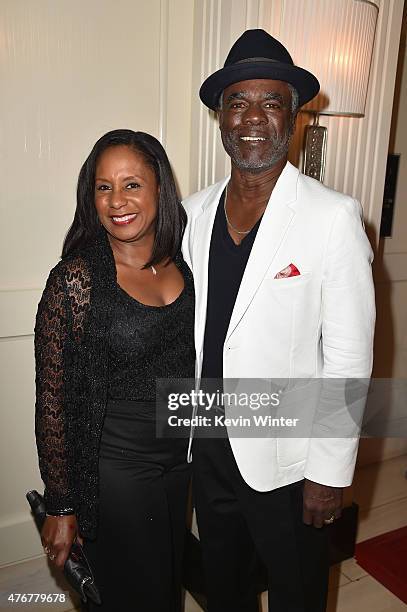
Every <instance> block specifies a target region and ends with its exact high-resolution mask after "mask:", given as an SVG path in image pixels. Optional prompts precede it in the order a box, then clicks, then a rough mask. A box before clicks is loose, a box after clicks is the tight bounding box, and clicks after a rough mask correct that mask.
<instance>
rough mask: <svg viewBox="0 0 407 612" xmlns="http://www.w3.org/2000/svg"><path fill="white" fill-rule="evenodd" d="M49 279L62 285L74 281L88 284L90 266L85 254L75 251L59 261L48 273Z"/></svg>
mask: <svg viewBox="0 0 407 612" xmlns="http://www.w3.org/2000/svg"><path fill="white" fill-rule="evenodd" d="M51 279H54V280H55V281H59V282H61V283H62V284H64V285H67V284H70V283H72V281H73V280H74V279H77V280H82V281H83V282H89V281H90V279H91V265H90V261H89V258H88V257H87V256H86V252H84V251H76V252H75V253H71V254H69V255H67V256H66V257H63V258H62V259H60V260H59V262H58V263H57V264H56V265H55V266H54V267H53V268H52V269H51V271H50V273H49V280H51Z"/></svg>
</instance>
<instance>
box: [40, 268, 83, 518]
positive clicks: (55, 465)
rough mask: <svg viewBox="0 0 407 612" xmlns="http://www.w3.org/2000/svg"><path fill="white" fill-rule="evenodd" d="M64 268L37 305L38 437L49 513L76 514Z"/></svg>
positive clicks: (58, 270) (51, 278)
mask: <svg viewBox="0 0 407 612" xmlns="http://www.w3.org/2000/svg"><path fill="white" fill-rule="evenodd" d="M64 284H65V283H64V278H63V267H62V266H57V267H56V268H54V269H53V270H52V271H51V273H50V275H49V277H48V280H47V284H46V287H45V289H44V292H43V294H42V297H41V301H40V303H39V305H38V311H37V317H36V323H35V339H34V346H35V366H36V405H35V408H36V410H35V434H36V440H37V450H38V458H39V466H40V472H41V477H42V480H43V481H44V484H45V505H46V509H47V512H48V513H53V512H55V513H57V512H67V513H69V512H70V513H73V512H74V493H73V491H72V488H71V483H70V470H71V465H70V461H69V455H70V453H71V452H72V449H70V448H69V446H68V443H67V431H66V425H67V424H66V415H65V411H64V397H63V391H64V390H63V384H64V363H63V357H64V349H65V346H66V342H67V338H68V313H67V299H66V293H65V290H64V289H65V287H64Z"/></svg>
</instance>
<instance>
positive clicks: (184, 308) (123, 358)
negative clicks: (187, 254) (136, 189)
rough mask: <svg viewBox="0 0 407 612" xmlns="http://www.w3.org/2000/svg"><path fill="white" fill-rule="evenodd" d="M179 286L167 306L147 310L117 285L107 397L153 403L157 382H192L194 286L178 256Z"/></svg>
mask: <svg viewBox="0 0 407 612" xmlns="http://www.w3.org/2000/svg"><path fill="white" fill-rule="evenodd" d="M175 264H176V265H177V266H178V268H179V270H180V271H181V273H182V275H183V277H184V288H183V290H182V292H181V293H180V295H179V296H178V297H177V299H176V300H175V301H174V302H172V303H171V304H168V305H167V306H148V305H146V304H142V303H140V302H139V301H137V300H136V299H135V298H133V297H132V296H131V295H129V294H128V293H126V292H125V291H124V290H123V289H122V288H121V287H120V286H119V285H118V284H116V291H115V294H116V295H115V298H116V299H115V306H114V313H115V314H114V318H113V321H112V325H111V328H110V333H109V339H108V344H109V382H108V392H109V397H110V398H112V399H124V400H136V401H146V402H147V401H155V399H156V397H155V393H156V379H157V378H194V376H195V347H194V285H193V280H192V273H191V271H190V269H189V268H188V266H187V264H186V263H185V262H184V260H183V259H182V257H181V255H180V254H179V255H177V257H176V258H175Z"/></svg>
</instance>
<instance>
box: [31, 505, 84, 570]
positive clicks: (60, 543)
mask: <svg viewBox="0 0 407 612" xmlns="http://www.w3.org/2000/svg"><path fill="white" fill-rule="evenodd" d="M76 537H77V538H78V541H79V542H80V543H81V544H82V542H83V540H82V538H81V537H80V536H79V534H78V523H77V521H76V516H75V515H74V514H70V515H68V516H47V517H46V519H45V522H44V525H43V527H42V531H41V542H42V545H43V547H44V550H45V552H46V553H47V555H48V558H49V559H50V561H52V563H54V565H55V566H56V567H58V568H59V569H61V570H63V569H64V565H65V561H66V560H67V557H68V555H69V551H70V550H71V546H72V543H73V541H74V540H75V538H76Z"/></svg>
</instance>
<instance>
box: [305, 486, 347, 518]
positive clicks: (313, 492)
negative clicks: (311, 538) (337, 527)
mask: <svg viewBox="0 0 407 612" xmlns="http://www.w3.org/2000/svg"><path fill="white" fill-rule="evenodd" d="M342 498H343V489H342V488H338V487H328V486H326V485H321V484H318V483H317V482H313V481H312V480H307V479H305V481H304V491H303V521H304V523H305V524H306V525H314V527H323V526H324V524H326V521H329V522H330V523H331V522H333V520H335V519H337V518H339V517H340V516H341V511H342ZM332 517H333V519H332Z"/></svg>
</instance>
